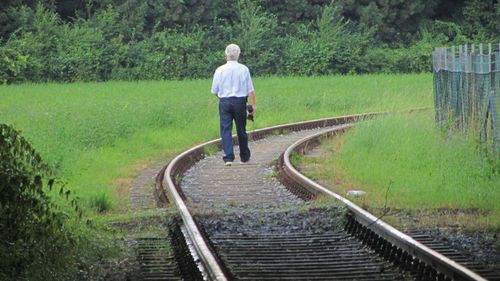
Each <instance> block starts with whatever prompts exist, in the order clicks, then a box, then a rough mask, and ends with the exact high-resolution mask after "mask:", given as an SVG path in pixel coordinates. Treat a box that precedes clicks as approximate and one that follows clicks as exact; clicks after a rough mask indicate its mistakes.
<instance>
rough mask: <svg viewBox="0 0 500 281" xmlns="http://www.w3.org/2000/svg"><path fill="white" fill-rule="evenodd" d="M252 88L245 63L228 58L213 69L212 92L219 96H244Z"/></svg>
mask: <svg viewBox="0 0 500 281" xmlns="http://www.w3.org/2000/svg"><path fill="white" fill-rule="evenodd" d="M253 90H254V88H253V84H252V78H251V77H250V71H249V70H248V67H246V66H245V65H243V64H241V63H239V62H237V61H232V60H230V61H227V63H226V64H223V65H221V66H219V67H218V68H217V70H215V74H214V79H213V81H212V94H214V95H216V96H218V97H219V98H228V97H246V96H248V93H250V92H251V91H253Z"/></svg>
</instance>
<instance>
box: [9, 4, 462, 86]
mask: <svg viewBox="0 0 500 281" xmlns="http://www.w3.org/2000/svg"><path fill="white" fill-rule="evenodd" d="M127 3H128V2H127ZM129 4H130V3H129ZM141 7H142V6H140V7H136V8H141ZM318 7H319V6H315V11H316V10H317V9H318ZM123 8H124V7H123V6H120V7H118V8H113V7H112V6H108V7H107V8H103V9H101V10H99V11H97V12H96V13H95V14H94V15H93V16H91V17H89V18H87V19H85V18H83V17H77V18H76V19H74V20H73V21H71V22H68V21H63V20H62V19H61V18H60V17H59V15H58V14H57V13H55V12H53V11H51V10H48V9H46V8H45V7H44V6H42V5H41V4H39V5H38V6H36V7H35V8H28V7H24V6H22V7H20V8H17V9H13V10H12V13H13V15H14V17H15V18H16V22H17V26H19V28H18V29H17V30H16V31H15V32H13V33H12V34H11V35H10V36H9V38H8V39H6V40H4V41H3V42H2V41H0V62H1V64H0V83H4V84H5V83H16V82H24V81H32V82H44V81H64V82H71V81H105V80H138V79H155V80H156V79H185V78H207V77H210V76H211V75H212V74H213V71H214V70H215V68H216V67H217V66H218V65H220V64H222V63H224V59H223V50H224V47H225V45H226V44H228V43H230V42H235V43H237V44H239V45H240V46H241V48H242V55H241V61H242V62H243V63H245V64H247V65H248V66H249V68H250V70H251V71H252V73H253V74H254V75H323V74H346V73H374V72H386V73H387V72H405V73H407V72H425V71H430V67H431V52H432V48H433V47H434V46H438V45H442V44H446V43H447V42H455V43H457V41H456V40H455V39H456V38H459V36H455V37H454V38H450V37H446V36H428V35H426V34H429V33H433V34H440V32H442V31H440V30H439V28H436V26H438V27H439V26H443V24H442V23H440V22H437V21H435V22H429V23H428V24H427V26H429V28H428V29H429V30H430V31H426V30H422V31H421V33H420V35H418V36H416V38H418V40H416V41H414V42H413V43H412V44H411V45H410V46H406V45H401V46H400V47H396V48H394V47H391V48H389V47H388V45H386V44H383V43H380V42H379V43H377V42H378V41H377V40H376V39H375V35H376V32H375V30H374V29H370V28H365V27H362V26H361V25H358V24H355V23H354V22H352V21H349V20H347V19H346V18H344V17H343V16H342V9H341V7H340V6H332V5H326V6H323V7H322V8H321V9H320V10H319V13H318V14H317V16H316V19H315V20H312V21H309V22H307V21H305V22H304V21H302V22H301V21H298V22H295V23H293V24H290V26H289V27H288V28H284V26H283V23H282V22H280V20H282V18H281V19H280V18H279V17H277V16H276V15H274V14H272V13H271V12H269V9H268V10H265V9H264V8H262V7H261V6H259V5H258V4H257V3H256V2H255V1H250V0H239V1H237V4H235V5H234V6H232V8H233V9H234V14H235V17H234V18H235V19H234V20H228V19H224V18H217V17H215V18H214V20H213V23H212V24H211V25H197V24H194V25H187V24H185V25H176V26H175V25H173V23H171V26H168V25H166V24H165V23H164V22H163V21H157V22H156V24H153V25H152V26H151V25H148V28H146V27H145V25H146V24H147V23H148V20H147V13H146V10H145V11H144V12H143V13H144V15H142V16H143V17H146V18H142V21H140V20H137V19H138V18H139V19H140V18H141V17H140V16H136V17H135V18H134V19H135V20H133V19H123V15H124V14H123V11H121V10H120V9H123ZM142 8H144V7H142ZM142 8H141V9H142ZM140 12H141V10H140V9H139V11H134V13H140ZM315 14H316V13H314V15H315ZM156 16H157V17H158V16H159V15H156ZM282 16H283V15H282ZM311 16H312V14H311V15H308V16H307V17H309V18H310V17H311ZM131 17H132V16H131ZM172 25H173V26H172ZM460 38H461V37H460ZM461 39H463V38H461Z"/></svg>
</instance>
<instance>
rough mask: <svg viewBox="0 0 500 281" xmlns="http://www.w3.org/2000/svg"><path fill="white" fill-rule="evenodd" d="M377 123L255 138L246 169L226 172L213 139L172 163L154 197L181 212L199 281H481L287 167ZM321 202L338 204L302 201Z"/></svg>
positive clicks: (270, 132)
mask: <svg viewBox="0 0 500 281" xmlns="http://www.w3.org/2000/svg"><path fill="white" fill-rule="evenodd" d="M373 115H374V114H365V115H354V116H345V117H338V118H330V119H321V120H315V121H309V122H301V123H295V124H289V125H284V126H277V127H272V128H267V129H263V130H259V131H255V132H252V133H251V139H252V140H254V141H253V142H251V144H250V145H251V150H252V153H253V155H252V160H251V162H250V164H234V165H233V166H231V167H225V166H224V165H223V163H222V161H221V160H220V158H221V156H220V155H219V154H220V152H216V151H218V150H220V141H219V140H216V141H212V142H208V143H205V144H202V145H199V146H196V147H194V148H192V149H190V150H188V151H186V152H184V153H183V154H181V155H179V156H178V157H176V158H175V159H174V160H172V162H171V163H170V164H169V165H168V166H167V167H166V168H165V171H164V173H163V172H162V173H160V178H159V181H158V182H159V183H160V184H159V185H158V189H157V197H158V198H159V200H160V201H166V200H167V198H168V200H169V201H170V202H172V203H174V204H175V205H176V206H177V209H178V210H179V213H180V216H181V218H182V223H183V228H184V234H185V236H186V238H187V239H188V240H189V242H188V244H190V245H191V246H192V247H191V248H192V251H193V252H195V255H196V256H197V258H198V259H199V265H200V267H202V269H203V271H204V272H205V278H207V279H210V280H416V279H417V280H446V279H455V280H483V279H482V277H480V276H479V275H477V274H476V273H474V272H472V271H470V270H468V269H467V268H465V267H462V266H460V265H459V264H457V263H455V262H454V261H452V260H450V259H448V258H446V257H444V256H442V255H440V254H438V253H436V252H434V251H433V250H431V249H429V248H427V247H425V246H423V245H422V244H420V243H418V242H417V241H415V240H413V239H412V238H410V237H409V236H406V235H404V234H402V233H400V232H398V231H397V230H395V229H393V228H391V227H390V226H388V225H386V224H385V223H383V222H382V221H379V220H377V219H376V218H375V217H374V216H372V215H371V214H368V213H367V212H365V211H364V210H362V209H361V208H359V207H357V206H356V205H354V204H352V203H351V202H349V201H348V200H346V199H345V198H342V197H340V196H338V195H337V194H333V193H331V192H330V191H327V190H326V189H324V188H323V187H321V186H319V185H317V184H316V183H314V182H312V181H310V180H309V179H307V178H305V177H304V176H302V175H301V174H300V173H298V172H297V171H296V170H295V169H294V168H293V167H292V166H291V165H290V161H289V157H290V155H291V154H292V151H297V152H299V153H300V152H301V151H303V150H304V149H305V147H306V146H310V145H314V144H315V143H317V140H318V138H319V137H320V136H322V135H324V134H337V133H340V132H342V131H343V130H345V129H347V128H348V127H349V126H351V125H350V124H353V123H354V122H355V121H358V120H360V119H363V118H368V117H371V116H373ZM234 141H236V140H234ZM284 151H285V153H284V154H282V153H283V152H284ZM236 154H237V153H236ZM280 154H282V156H281V157H280V160H279V165H277V166H279V167H280V168H281V169H282V172H278V171H275V170H274V169H273V166H274V165H273V164H276V160H277V158H278V157H279V156H280ZM163 175H164V177H163V178H161V176H163ZM276 175H278V178H280V179H281V181H282V182H283V183H284V185H283V184H281V183H280V182H279V181H278V180H277V179H276V177H275V176H276ZM290 191H291V192H290ZM320 194H326V196H332V197H334V198H336V199H338V200H339V206H333V207H321V206H317V205H315V204H314V203H311V201H307V200H308V199H311V198H313V197H316V196H317V195H320ZM346 214H347V217H348V219H346ZM355 237H360V239H355ZM363 242H365V243H363ZM366 242H370V243H366ZM366 244H370V245H372V246H371V247H368V246H366Z"/></svg>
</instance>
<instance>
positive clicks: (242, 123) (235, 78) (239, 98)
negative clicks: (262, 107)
mask: <svg viewBox="0 0 500 281" xmlns="http://www.w3.org/2000/svg"><path fill="white" fill-rule="evenodd" d="M225 54H226V56H225V58H226V61H227V62H226V64H224V65H221V66H219V67H218V68H217V70H216V71H215V74H214V79H213V82H212V93H213V94H214V95H216V96H217V97H218V98H219V116H220V135H221V138H222V146H223V148H224V156H223V157H222V160H224V163H225V165H226V166H231V164H232V163H233V161H234V158H235V157H234V151H233V141H232V136H231V133H232V130H233V120H234V122H235V124H236V132H237V134H238V144H239V146H240V163H242V164H244V163H247V162H248V161H250V149H249V148H248V135H247V132H246V124H247V111H246V103H247V97H250V103H251V106H252V109H253V112H254V116H255V91H254V88H253V84H252V78H251V77H250V71H249V70H248V67H246V66H245V65H243V64H240V63H238V59H239V57H240V47H238V45H236V44H230V45H228V46H227V47H226V51H225Z"/></svg>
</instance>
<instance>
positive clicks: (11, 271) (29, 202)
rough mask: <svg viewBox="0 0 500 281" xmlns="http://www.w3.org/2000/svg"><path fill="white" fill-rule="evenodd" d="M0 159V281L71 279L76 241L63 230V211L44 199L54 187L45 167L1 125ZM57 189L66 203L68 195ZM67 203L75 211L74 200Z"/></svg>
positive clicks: (15, 135)
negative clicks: (65, 199)
mask: <svg viewBox="0 0 500 281" xmlns="http://www.w3.org/2000/svg"><path fill="white" fill-rule="evenodd" d="M0 158H1V159H2V161H1V162H0V194H2V196H0V241H1V242H0V268H1V269H2V270H0V279H1V280H25V279H27V280H49V279H52V278H56V279H58V280H65V279H72V277H74V276H71V275H72V274H74V272H75V271H74V270H71V269H72V268H75V263H76V260H77V259H76V252H75V243H76V239H75V238H76V237H75V236H74V235H73V234H72V232H71V231H70V230H69V229H68V225H67V221H68V216H69V214H68V213H66V212H67V211H68V210H67V209H66V211H62V210H61V209H60V208H59V207H58V206H57V205H56V204H54V203H53V199H51V198H50V197H49V196H48V195H47V193H46V192H47V191H48V189H52V188H53V187H54V186H55V185H56V184H54V179H48V180H45V179H44V178H47V173H48V169H47V166H45V165H44V164H43V163H42V160H41V158H40V156H39V155H38V154H37V153H36V152H35V151H34V149H33V148H32V147H31V145H30V144H29V143H28V142H27V141H26V140H25V139H24V138H23V137H21V136H20V135H19V133H18V132H17V131H16V130H14V129H13V128H12V127H10V126H8V125H4V124H0ZM59 188H60V189H59V193H60V194H61V195H64V196H65V197H66V198H69V197H68V196H69V194H70V191H69V190H65V189H64V188H63V187H62V186H61V187H59ZM69 199H70V198H69ZM70 202H71V205H72V206H73V207H75V206H77V205H76V201H75V199H72V200H71V201H70ZM60 268H67V270H64V271H61V270H60Z"/></svg>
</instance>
